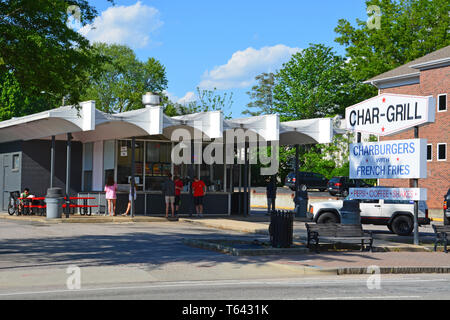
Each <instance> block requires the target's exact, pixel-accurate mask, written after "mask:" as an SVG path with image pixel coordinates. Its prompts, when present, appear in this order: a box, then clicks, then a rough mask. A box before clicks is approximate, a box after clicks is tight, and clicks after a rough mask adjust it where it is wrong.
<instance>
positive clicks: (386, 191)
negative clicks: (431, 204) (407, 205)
mask: <svg viewBox="0 0 450 320" xmlns="http://www.w3.org/2000/svg"><path fill="white" fill-rule="evenodd" d="M349 197H350V198H351V199H364V200H377V199H384V200H407V201H416V200H417V201H419V200H423V201H426V200H427V189H424V188H350V190H349Z"/></svg>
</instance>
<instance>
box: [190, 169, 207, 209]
mask: <svg viewBox="0 0 450 320" xmlns="http://www.w3.org/2000/svg"><path fill="white" fill-rule="evenodd" d="M192 190H193V191H194V205H195V211H196V213H197V216H199V217H203V197H204V196H205V192H206V185H205V183H204V182H203V181H202V180H200V179H198V178H197V177H195V178H194V182H193V183H192Z"/></svg>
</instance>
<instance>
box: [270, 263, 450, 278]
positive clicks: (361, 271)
mask: <svg viewBox="0 0 450 320" xmlns="http://www.w3.org/2000/svg"><path fill="white" fill-rule="evenodd" d="M268 264H270V265H273V266H276V267H282V268H285V269H289V270H291V271H297V272H298V273H300V274H305V275H308V274H309V275H314V274H316V275H317V274H321V275H338V276H342V275H372V274H374V271H375V269H374V266H370V267H335V268H322V267H317V266H315V267H306V266H293V265H285V264H280V263H276V262H269V263H268ZM377 268H378V269H377V270H376V273H377V274H417V273H450V267H413V266H402V267H398V266H397V267H377Z"/></svg>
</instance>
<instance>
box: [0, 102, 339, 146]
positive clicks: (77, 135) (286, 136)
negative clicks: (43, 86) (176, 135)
mask: <svg viewBox="0 0 450 320" xmlns="http://www.w3.org/2000/svg"><path fill="white" fill-rule="evenodd" d="M80 106H81V107H80V108H79V109H77V108H75V107H73V106H64V107H60V108H57V109H53V110H49V111H44V112H40V113H37V114H33V115H29V116H24V117H20V118H13V119H10V120H7V121H3V122H0V143H4V142H12V141H17V140H33V139H47V138H50V137H51V136H55V137H56V138H57V139H61V140H65V139H66V138H67V136H66V134H67V133H71V134H72V136H73V140H76V141H81V142H92V141H101V140H111V139H123V138H129V137H133V136H148V135H150V136H152V135H164V136H165V137H167V138H168V139H170V137H171V135H172V133H173V132H174V131H175V130H176V129H185V130H188V131H189V133H190V134H191V137H192V139H197V138H198V137H199V136H200V137H202V135H203V137H207V138H209V139H216V138H222V137H224V132H227V131H229V130H234V129H238V128H242V129H244V130H251V131H252V132H254V133H256V134H257V136H258V137H259V138H262V139H264V140H265V141H279V143H280V145H295V144H311V143H330V142H331V140H332V137H333V130H332V121H331V119H328V118H326V119H310V120H299V121H291V122H283V123H280V120H279V116H278V115H276V114H273V115H263V116H256V117H249V118H240V119H231V120H224V117H223V114H222V112H221V111H212V112H202V113H195V114H188V115H183V116H177V117H168V116H167V115H165V114H164V113H163V108H162V107H160V106H153V107H145V108H142V109H138V110H133V111H128V112H123V113H119V114H107V113H104V112H101V111H99V110H97V109H95V102H94V101H87V102H83V103H80Z"/></svg>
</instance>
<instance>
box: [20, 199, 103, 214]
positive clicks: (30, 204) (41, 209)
mask: <svg viewBox="0 0 450 320" xmlns="http://www.w3.org/2000/svg"><path fill="white" fill-rule="evenodd" d="M18 199H19V200H22V201H23V209H24V212H23V214H25V215H28V214H33V213H36V214H37V215H45V212H46V209H47V205H46V204H45V202H44V201H45V197H26V198H23V197H20V198H18ZM95 199H96V198H94V197H69V202H70V204H69V210H70V211H72V212H71V213H75V209H76V208H80V215H89V216H90V215H91V214H92V208H97V207H98V205H89V204H88V200H95ZM64 200H67V197H64ZM79 200H82V204H79V203H72V201H79ZM38 201H39V202H38ZM37 202H38V203H37ZM62 207H63V209H66V207H67V205H66V203H64V204H63V205H62ZM33 209H35V210H33Z"/></svg>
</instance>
